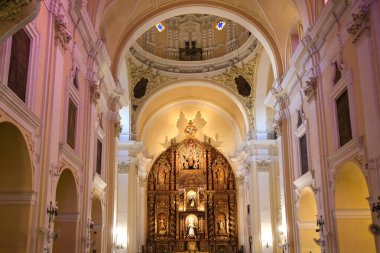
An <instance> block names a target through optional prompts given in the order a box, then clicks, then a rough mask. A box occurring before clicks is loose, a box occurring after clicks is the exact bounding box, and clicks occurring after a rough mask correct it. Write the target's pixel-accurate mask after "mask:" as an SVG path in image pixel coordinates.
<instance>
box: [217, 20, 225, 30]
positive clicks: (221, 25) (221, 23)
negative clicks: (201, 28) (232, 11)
mask: <svg viewBox="0 0 380 253" xmlns="http://www.w3.org/2000/svg"><path fill="white" fill-rule="evenodd" d="M225 25H226V22H225V21H223V20H220V21H218V23H216V25H215V28H216V29H217V30H218V31H220V30H222V29H223V28H224V26H225Z"/></svg>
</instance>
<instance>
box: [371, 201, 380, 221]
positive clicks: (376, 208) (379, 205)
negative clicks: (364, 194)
mask: <svg viewBox="0 0 380 253" xmlns="http://www.w3.org/2000/svg"><path fill="white" fill-rule="evenodd" d="M377 199H378V200H380V197H377ZM371 211H372V212H373V213H376V216H377V218H378V219H379V218H380V201H377V202H374V203H372V208H371Z"/></svg>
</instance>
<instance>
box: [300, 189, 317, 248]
mask: <svg viewBox="0 0 380 253" xmlns="http://www.w3.org/2000/svg"><path fill="white" fill-rule="evenodd" d="M317 216H318V208H317V201H316V198H315V194H314V192H313V190H312V189H311V188H309V187H305V188H304V189H302V191H301V192H300V196H299V207H298V241H299V248H300V250H299V252H300V253H310V252H313V253H317V252H318V253H320V252H321V249H320V246H319V245H318V244H317V243H316V242H315V241H314V239H316V240H318V239H319V233H318V232H317V231H316V230H317V229H318V227H317V226H316V219H317Z"/></svg>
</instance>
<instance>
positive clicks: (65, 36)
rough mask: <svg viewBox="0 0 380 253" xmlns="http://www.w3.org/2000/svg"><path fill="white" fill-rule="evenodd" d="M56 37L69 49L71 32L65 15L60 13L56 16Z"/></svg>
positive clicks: (58, 41) (59, 42) (63, 46)
mask: <svg viewBox="0 0 380 253" xmlns="http://www.w3.org/2000/svg"><path fill="white" fill-rule="evenodd" d="M55 38H56V40H57V43H58V44H59V45H60V46H61V47H62V48H63V49H64V50H66V49H67V46H68V44H69V43H70V41H71V39H72V37H71V34H70V33H69V29H68V26H67V23H66V21H65V19H64V16H63V15H58V16H56V18H55Z"/></svg>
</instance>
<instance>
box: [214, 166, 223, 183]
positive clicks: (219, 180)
mask: <svg viewBox="0 0 380 253" xmlns="http://www.w3.org/2000/svg"><path fill="white" fill-rule="evenodd" d="M215 181H216V183H217V184H219V183H223V171H222V169H221V168H217V169H216V171H215Z"/></svg>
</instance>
